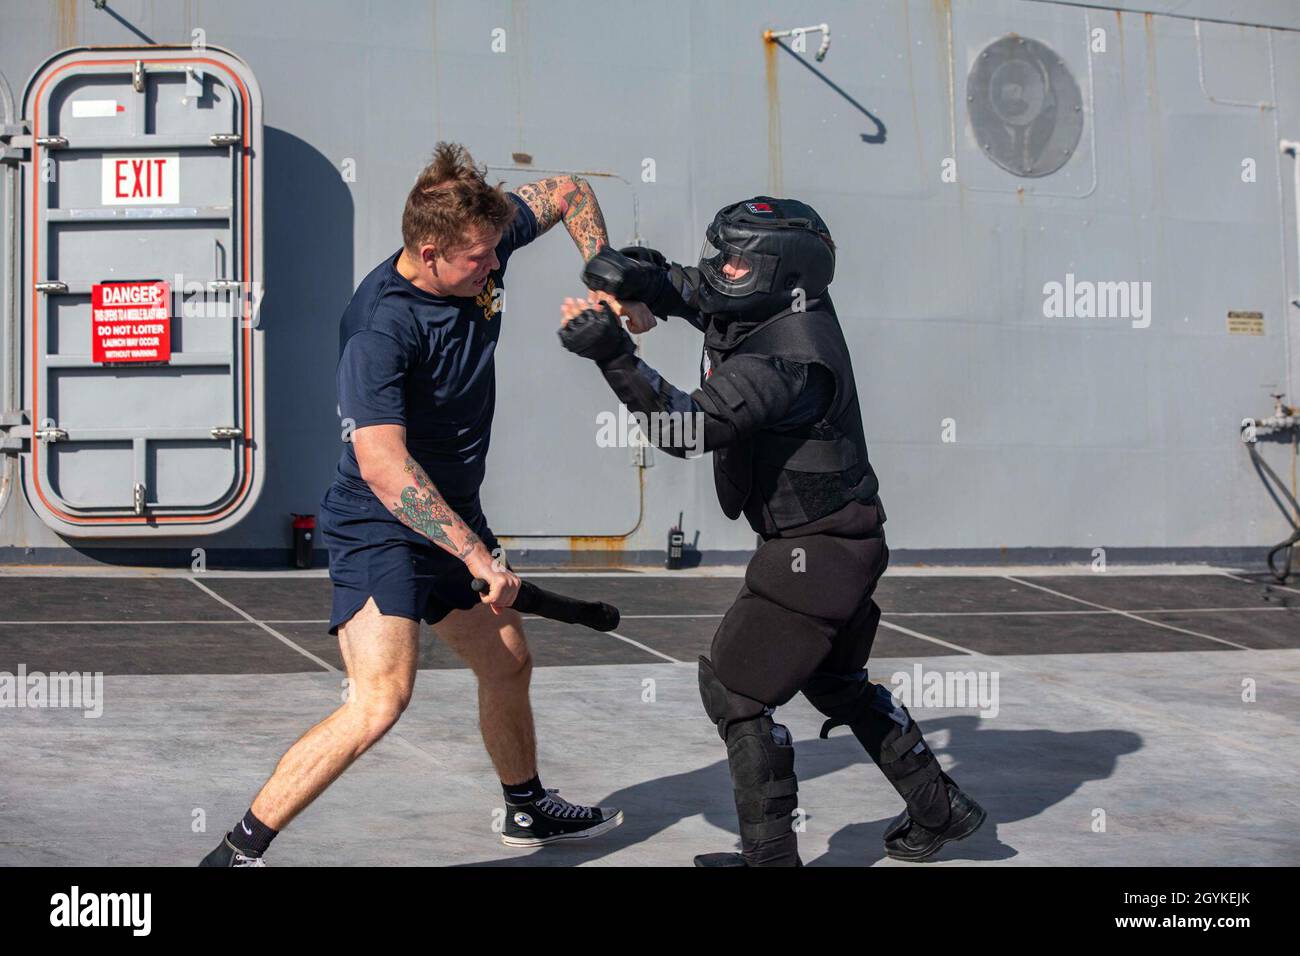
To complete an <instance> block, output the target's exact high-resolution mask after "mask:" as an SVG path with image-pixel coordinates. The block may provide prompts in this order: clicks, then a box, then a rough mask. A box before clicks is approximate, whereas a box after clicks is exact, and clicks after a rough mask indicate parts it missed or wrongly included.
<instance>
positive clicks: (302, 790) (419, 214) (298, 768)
mask: <svg viewBox="0 0 1300 956" xmlns="http://www.w3.org/2000/svg"><path fill="white" fill-rule="evenodd" d="M484 172H485V171H484V170H483V169H480V168H479V167H477V166H476V165H475V163H474V161H473V159H472V158H471V156H470V155H469V153H468V152H467V151H466V150H465V149H464V148H463V147H461V146H458V145H456V144H450V143H439V144H438V147H437V150H436V152H435V154H434V158H433V161H432V162H431V163H430V164H429V166H428V167H426V168H425V169H424V171H423V172H421V174H420V176H419V177H418V179H417V180H416V183H415V186H414V187H413V188H412V190H411V193H410V195H409V197H408V198H407V202H406V208H405V211H404V213H403V216H402V243H403V245H402V249H401V250H399V251H398V252H396V253H394V254H393V255H392V256H389V257H388V258H387V259H386V260H385V261H384V262H382V263H380V264H379V265H378V266H377V267H376V268H375V269H374V270H373V271H372V272H371V273H370V274H369V275H368V276H366V278H365V279H364V280H362V282H361V285H360V286H359V287H358V288H357V291H356V293H355V294H354V295H353V297H352V301H351V302H350V303H349V304H348V307H347V310H346V311H345V312H344V313H343V318H342V321H341V323H340V326H339V354H340V357H339V364H338V372H337V384H338V395H339V413H340V415H341V416H342V419H343V423H344V437H345V439H347V441H346V442H345V444H344V446H343V453H342V455H341V456H340V458H339V464H338V471H337V475H336V476H335V479H334V483H333V484H332V485H330V487H329V489H328V490H327V491H326V493H325V496H324V498H322V500H321V503H320V515H321V522H320V531H321V535H322V537H323V539H324V541H325V543H326V545H327V546H328V547H329V550H330V579H331V581H332V582H333V584H334V588H333V612H332V614H331V617H330V633H331V634H337V635H338V637H339V644H340V647H341V649H342V654H343V659H344V662H345V664H346V666H347V673H348V678H349V680H350V688H351V692H350V699H349V700H348V701H347V702H346V703H344V704H343V706H341V707H340V708H339V709H338V710H336V711H335V712H334V713H333V714H331V715H330V716H329V717H327V718H325V720H323V721H321V723H319V724H317V725H316V726H315V727H314V728H312V729H311V730H310V731H309V732H308V733H307V734H306V735H304V736H303V737H302V738H301V739H300V740H299V741H298V742H297V743H295V744H294V745H293V747H291V748H290V750H289V751H288V753H286V754H285V756H284V757H283V759H281V761H280V763H279V765H278V766H277V767H276V770H275V773H274V775H273V776H272V777H271V779H270V780H269V781H267V783H266V785H265V786H264V787H263V788H262V790H261V791H260V792H259V793H258V795H257V798H256V799H255V800H254V801H253V804H252V806H251V807H250V808H249V810H248V813H247V814H246V815H245V817H244V819H243V820H242V821H241V822H240V823H239V825H237V826H236V827H235V828H234V829H233V830H231V831H230V833H229V834H228V835H227V837H226V839H225V840H224V841H223V842H222V845H221V846H220V847H218V848H217V849H216V850H214V851H213V852H212V853H211V854H209V856H208V858H207V859H205V861H204V865H210V866H249V865H251V866H258V865H263V864H262V854H263V853H265V851H266V849H267V847H268V846H269V845H270V842H271V840H272V839H273V838H274V837H275V835H276V833H278V832H279V831H280V830H281V829H283V828H284V827H285V826H286V825H287V824H288V823H289V821H290V820H292V819H293V818H294V817H295V816H296V815H297V814H298V813H300V812H301V811H302V810H303V809H304V808H305V807H306V806H307V805H308V804H309V803H311V801H312V800H314V799H315V798H316V797H317V796H318V795H319V794H320V793H321V792H322V791H323V790H324V789H325V788H326V787H327V786H328V785H329V784H330V783H331V782H332V781H333V780H334V779H335V778H336V777H337V776H338V775H339V774H340V773H342V772H343V771H344V770H345V769H346V768H347V767H348V766H349V765H350V764H351V763H352V762H353V761H354V760H356V759H357V757H359V756H360V755H361V754H362V753H364V752H365V751H366V750H367V749H368V748H369V747H371V746H372V745H373V744H374V743H375V742H376V741H378V740H379V739H380V738H381V737H382V736H383V735H384V734H385V733H386V732H387V731H388V729H389V728H390V727H392V726H393V724H394V723H395V722H396V721H397V719H398V717H399V716H400V715H401V713H402V711H403V710H404V709H405V708H406V705H407V703H408V702H409V700H410V697H411V689H412V687H413V685H414V682H415V671H416V664H417V659H418V651H419V626H420V621H421V620H424V621H425V622H427V623H429V624H437V626H438V627H437V633H438V636H439V637H441V638H442V639H443V640H445V641H446V642H447V643H448V644H449V645H450V646H451V647H452V649H453V650H455V652H456V653H457V654H458V655H459V656H460V657H461V658H462V659H463V660H464V661H465V662H466V664H467V665H468V666H469V667H470V668H472V669H473V671H474V674H475V676H476V677H477V679H478V700H479V721H480V726H481V729H482V733H483V741H484V744H485V745H486V747H487V750H488V753H489V755H490V756H491V758H492V762H493V765H494V766H495V768H496V771H497V774H498V776H499V777H500V779H501V783H502V788H503V790H504V793H505V800H506V804H507V811H508V812H507V817H506V820H505V825H504V829H503V832H502V834H501V838H502V841H503V842H504V843H506V844H507V845H510V846H539V845H542V844H546V843H551V842H554V841H557V840H565V839H579V838H585V837H590V836H595V835H597V834H599V833H602V832H605V831H607V830H610V829H612V828H613V827H615V826H618V824H619V823H621V822H622V819H623V814H622V812H621V811H619V810H616V809H611V808H604V807H586V806H579V805H575V804H572V803H569V802H568V801H566V800H564V799H562V798H560V797H559V796H557V795H556V793H555V792H554V791H548V790H546V789H545V788H543V787H542V784H541V781H540V779H539V775H538V769H537V753H536V750H537V747H536V740H535V737H534V731H533V717H532V710H531V707H530V705H529V700H528V684H529V678H530V675H531V670H532V665H531V659H530V657H529V653H528V645H527V642H526V640H525V637H524V631H523V622H522V619H521V617H520V615H519V614H518V612H516V611H514V610H512V609H511V608H510V605H511V604H512V603H513V602H514V599H515V595H516V594H517V592H518V588H519V579H518V578H517V577H515V575H514V574H513V573H512V571H511V570H510V568H509V565H508V564H506V563H504V562H502V561H501V560H500V559H499V555H500V552H499V547H498V544H497V540H496V537H495V535H493V533H492V530H491V528H489V527H488V523H487V519H486V518H485V517H484V514H483V509H482V507H481V506H480V503H479V486H480V485H481V484H482V482H483V476H484V465H485V462H486V458H487V452H488V444H489V439H490V437H491V427H492V413H493V408H494V404H495V399H496V381H495V367H494V351H495V348H496V342H497V338H498V336H499V335H500V332H501V321H502V313H503V309H504V295H503V293H504V285H503V280H504V276H505V269H506V263H507V262H508V260H509V258H510V256H511V254H512V253H513V252H514V251H515V250H516V249H519V248H521V247H522V246H526V245H528V244H529V243H530V242H532V241H533V240H534V239H536V238H537V237H538V236H539V235H541V234H542V233H544V232H546V231H547V230H548V229H550V228H551V227H552V226H554V225H555V224H556V223H558V222H563V223H564V226H565V228H566V229H567V230H568V232H569V234H570V236H572V238H573V240H574V242H575V243H576V244H577V246H578V249H579V251H580V252H581V254H582V257H583V259H584V261H585V260H588V259H590V258H591V257H592V256H594V255H595V254H596V253H597V252H598V251H599V250H600V249H601V248H603V247H605V246H606V245H608V239H607V237H606V233H605V223H604V219H603V217H602V215H601V212H600V206H599V204H598V203H597V202H596V197H595V195H594V193H593V192H592V190H591V187H590V185H589V184H588V183H587V182H586V181H585V180H583V179H582V178H581V177H577V176H557V177H554V178H551V179H545V180H541V181H539V182H535V183H530V184H528V185H525V186H521V187H520V188H519V189H518V191H517V192H513V193H510V192H505V191H504V190H503V189H502V188H501V187H500V186H497V187H495V188H494V187H492V186H490V185H488V183H487V182H486V180H485V179H484ZM608 301H609V302H610V303H611V305H612V306H613V307H615V308H616V309H617V310H618V311H619V312H620V313H621V314H623V315H625V316H626V319H627V323H628V328H629V329H630V330H631V331H633V332H641V331H645V330H646V329H648V328H651V327H653V326H654V324H655V319H654V316H653V315H651V313H650V312H649V310H648V309H647V308H646V307H645V306H642V305H639V304H629V305H627V306H623V305H622V304H620V303H618V301H617V300H616V299H614V298H613V297H608ZM494 552H496V556H494ZM474 578H482V579H484V580H485V581H486V582H487V583H488V585H489V590H488V591H487V593H486V594H484V595H482V596H480V595H478V594H476V593H475V592H474V591H473V590H472V589H471V587H470V584H471V582H472V580H473V579H474Z"/></svg>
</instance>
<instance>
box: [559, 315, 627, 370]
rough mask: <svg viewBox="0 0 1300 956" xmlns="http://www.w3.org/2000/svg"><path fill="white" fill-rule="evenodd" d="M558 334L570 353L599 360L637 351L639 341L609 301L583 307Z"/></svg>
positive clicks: (604, 360)
mask: <svg viewBox="0 0 1300 956" xmlns="http://www.w3.org/2000/svg"><path fill="white" fill-rule="evenodd" d="M558 334H559V336H560V344H561V345H563V346H564V347H565V348H566V349H568V350H569V351H570V352H573V353H574V354H575V355H581V356H582V357H583V358H589V359H591V360H592V361H594V362H598V363H602V362H607V361H609V360H610V359H613V358H617V357H618V356H620V355H632V354H634V353H635V352H636V343H634V342H633V341H632V336H630V335H628V334H627V331H626V330H625V329H624V328H623V323H622V322H620V321H619V318H618V316H617V315H616V314H615V313H614V310H613V309H611V308H610V307H609V303H608V302H602V303H600V307H599V308H596V309H583V310H582V311H581V312H579V313H578V314H577V315H575V316H574V317H573V318H571V319H570V320H569V321H568V322H567V323H566V324H565V325H563V326H561V327H560V330H559V333H558Z"/></svg>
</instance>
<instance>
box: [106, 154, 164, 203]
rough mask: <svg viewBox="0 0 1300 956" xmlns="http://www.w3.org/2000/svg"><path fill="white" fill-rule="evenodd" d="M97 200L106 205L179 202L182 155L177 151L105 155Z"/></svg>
mask: <svg viewBox="0 0 1300 956" xmlns="http://www.w3.org/2000/svg"><path fill="white" fill-rule="evenodd" d="M101 162H102V163H103V165H102V166H101V168H100V201H101V202H103V204H104V205H105V206H147V205H149V204H151V203H152V204H155V205H158V204H162V205H166V204H168V203H178V202H180V201H181V158H180V156H179V155H178V154H176V153H169V154H159V153H151V154H150V155H148V156H122V155H120V154H116V153H115V154H112V155H109V156H105V157H104V158H103V160H102V161H101Z"/></svg>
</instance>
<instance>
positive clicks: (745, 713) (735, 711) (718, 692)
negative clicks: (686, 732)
mask: <svg viewBox="0 0 1300 956" xmlns="http://www.w3.org/2000/svg"><path fill="white" fill-rule="evenodd" d="M700 700H702V701H703V702H704V712H705V713H706V714H708V715H709V720H711V721H713V724H714V726H715V727H717V728H718V736H719V737H721V738H722V739H723V740H726V739H727V729H728V727H730V726H731V725H732V724H734V723H736V722H737V721H742V720H751V719H753V718H755V717H757V716H759V715H760V714H762V713H763V712H764V710H765V709H766V707H767V705H766V704H764V703H763V702H762V701H758V700H754V698H752V697H746V696H745V695H744V694H737V693H736V692H735V691H733V690H730V689H729V688H727V687H726V686H725V685H724V684H723V683H722V681H720V680H718V675H717V674H715V673H714V671H713V662H712V661H710V660H709V659H708V658H707V657H703V656H701V657H700Z"/></svg>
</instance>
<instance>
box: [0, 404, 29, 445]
mask: <svg viewBox="0 0 1300 956" xmlns="http://www.w3.org/2000/svg"><path fill="white" fill-rule="evenodd" d="M31 437H32V429H31V426H29V425H28V424H27V412H26V411H25V410H23V409H19V410H16V411H5V412H0V452H3V453H8V454H17V453H18V452H20V451H23V450H24V442H25V441H27V440H28V439H30V438H31Z"/></svg>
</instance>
